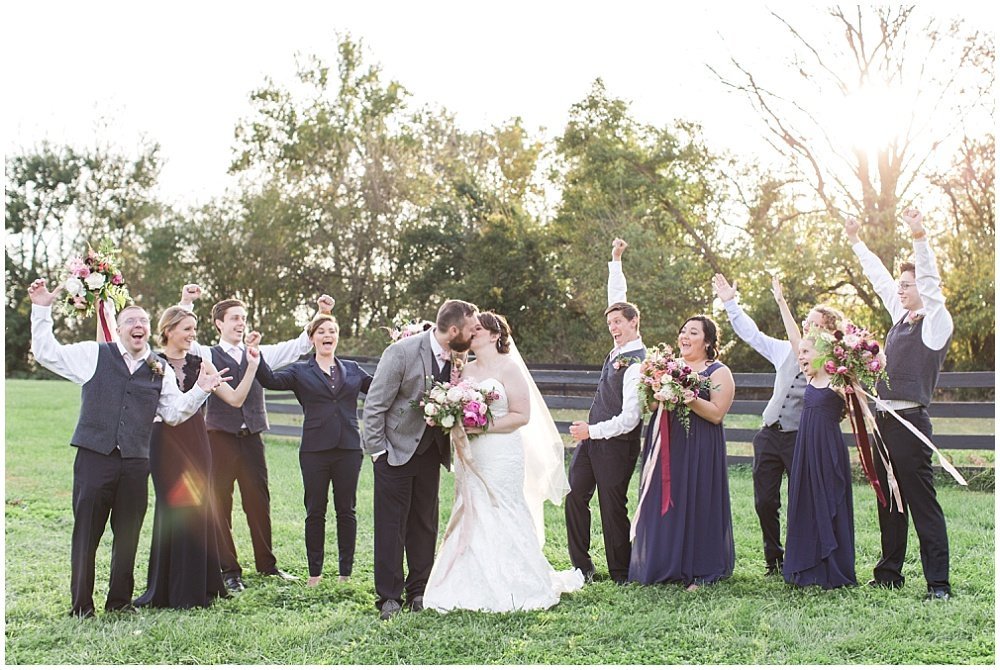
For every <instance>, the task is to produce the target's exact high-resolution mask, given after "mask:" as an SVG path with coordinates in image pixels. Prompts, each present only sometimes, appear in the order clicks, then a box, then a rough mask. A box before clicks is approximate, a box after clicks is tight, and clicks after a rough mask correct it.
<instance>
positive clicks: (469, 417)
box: [462, 412, 479, 428]
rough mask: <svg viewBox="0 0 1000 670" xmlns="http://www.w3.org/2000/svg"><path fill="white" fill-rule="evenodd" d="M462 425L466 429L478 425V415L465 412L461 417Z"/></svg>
mask: <svg viewBox="0 0 1000 670" xmlns="http://www.w3.org/2000/svg"><path fill="white" fill-rule="evenodd" d="M462 425H463V426H465V427H466V428H475V427H476V426H478V425H479V415H478V414H472V413H470V412H466V413H465V415H464V416H463V417H462Z"/></svg>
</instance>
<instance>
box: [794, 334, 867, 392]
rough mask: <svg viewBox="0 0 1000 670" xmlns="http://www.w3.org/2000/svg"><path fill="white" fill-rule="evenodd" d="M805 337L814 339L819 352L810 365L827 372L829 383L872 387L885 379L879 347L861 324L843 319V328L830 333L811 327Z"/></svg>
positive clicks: (832, 384)
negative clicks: (857, 324)
mask: <svg viewBox="0 0 1000 670" xmlns="http://www.w3.org/2000/svg"><path fill="white" fill-rule="evenodd" d="M808 337H809V338H810V339H813V340H814V341H815V342H816V351H817V352H818V353H819V355H818V356H817V357H816V359H814V360H813V365H814V366H816V367H822V368H823V369H824V370H825V371H826V372H827V373H829V374H830V378H831V381H830V386H832V387H834V388H839V389H846V388H851V387H852V386H853V385H854V384H856V383H858V384H861V385H862V386H864V387H865V388H868V389H873V388H875V385H876V384H877V383H878V382H879V381H884V380H886V379H887V375H886V372H885V358H884V354H883V355H880V352H881V347H880V346H879V343H878V341H877V340H875V338H874V337H873V336H872V334H871V333H870V332H868V331H867V330H865V329H864V328H861V327H860V326H856V325H854V324H853V323H851V322H850V321H847V322H845V323H844V329H843V330H836V331H834V332H832V333H830V332H828V331H826V330H823V329H819V328H813V329H810V331H809V333H808Z"/></svg>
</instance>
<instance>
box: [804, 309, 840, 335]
mask: <svg viewBox="0 0 1000 670" xmlns="http://www.w3.org/2000/svg"><path fill="white" fill-rule="evenodd" d="M810 311H812V312H816V313H818V314H819V316H820V321H822V322H823V328H824V329H825V330H828V331H829V332H831V333H832V332H833V331H835V330H838V329H839V328H840V327H841V324H843V323H844V318H845V317H844V313H843V312H841V311H840V310H839V309H837V308H836V307H830V306H829V305H824V304H822V303H820V304H819V305H816V306H815V307H813V308H812V309H811V310H810Z"/></svg>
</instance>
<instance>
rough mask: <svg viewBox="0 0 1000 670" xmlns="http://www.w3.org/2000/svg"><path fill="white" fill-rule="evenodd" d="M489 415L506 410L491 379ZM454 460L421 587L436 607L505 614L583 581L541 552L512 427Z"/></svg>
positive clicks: (475, 442)
mask: <svg viewBox="0 0 1000 670" xmlns="http://www.w3.org/2000/svg"><path fill="white" fill-rule="evenodd" d="M480 386H483V387H491V388H493V389H495V390H496V391H497V392H498V393H499V394H500V398H499V399H497V400H495V401H494V402H493V404H492V405H491V408H492V411H493V416H494V418H499V417H502V416H504V415H505V414H506V413H507V393H506V390H505V389H504V387H503V385H502V384H501V383H500V382H499V381H498V380H496V379H486V380H484V381H483V382H481V383H480ZM469 452H470V453H468V454H467V455H466V459H467V461H468V463H469V466H468V467H467V466H466V464H465V462H464V461H463V459H462V458H459V457H456V458H455V503H454V505H453V507H452V510H451V519H450V520H449V522H448V528H447V529H446V530H445V534H444V540H443V541H442V543H441V548H440V550H439V551H438V555H437V558H436V560H435V561H434V567H433V569H432V570H431V575H430V579H429V580H428V582H427V588H426V590H425V591H424V606H425V607H430V608H433V609H435V610H438V611H442V612H447V611H451V610H477V611H483V612H510V611H514V610H534V609H547V608H549V607H552V606H553V605H555V604H556V603H558V602H559V597H560V595H561V594H562V593H567V592H570V591H575V590H577V589H579V588H580V587H582V586H583V583H584V580H583V574H582V573H581V572H580V571H579V570H566V571H560V572H557V571H556V570H554V569H553V568H552V566H551V565H549V562H548V561H547V560H546V559H545V555H544V554H543V553H542V549H541V546H540V544H539V540H538V536H537V534H536V532H535V525H534V522H533V521H532V517H531V512H530V511H529V510H528V505H527V503H526V502H525V497H524V451H523V448H522V445H521V435H520V431H515V432H513V433H485V434H483V435H479V436H477V437H475V438H473V439H472V440H470V449H469Z"/></svg>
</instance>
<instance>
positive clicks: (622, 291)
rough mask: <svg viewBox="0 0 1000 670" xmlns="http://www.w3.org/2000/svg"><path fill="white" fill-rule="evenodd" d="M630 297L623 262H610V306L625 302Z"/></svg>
mask: <svg viewBox="0 0 1000 670" xmlns="http://www.w3.org/2000/svg"><path fill="white" fill-rule="evenodd" d="M626 295H628V282H626V281H625V272H624V271H623V270H622V262H621V261H608V304H609V305H613V304H614V303H616V302H625V301H626V300H627V298H626V297H625V296H626Z"/></svg>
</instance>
